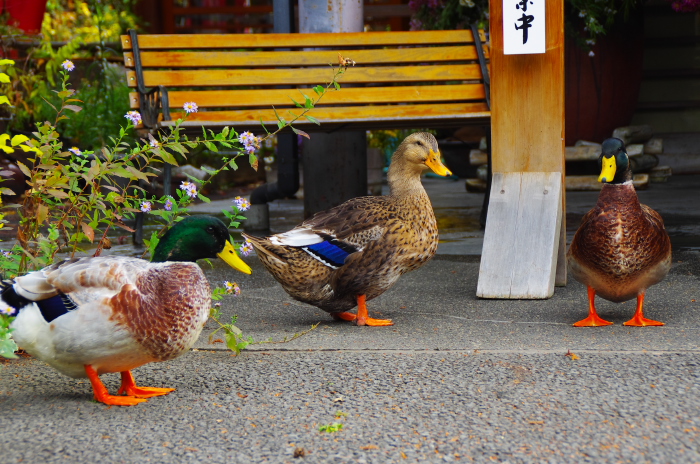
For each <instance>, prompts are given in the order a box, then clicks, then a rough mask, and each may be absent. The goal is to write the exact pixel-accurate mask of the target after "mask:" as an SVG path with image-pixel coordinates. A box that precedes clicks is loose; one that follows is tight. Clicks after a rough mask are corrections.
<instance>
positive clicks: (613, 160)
mask: <svg viewBox="0 0 700 464" xmlns="http://www.w3.org/2000/svg"><path fill="white" fill-rule="evenodd" d="M602 148H603V149H602V153H601V154H600V158H598V166H599V167H600V176H598V182H604V183H607V184H622V183H624V182H627V181H629V180H632V170H631V169H630V159H629V157H628V156H627V150H625V144H624V142H623V141H622V140H620V139H616V138H609V139H605V141H604V142H603V147H602Z"/></svg>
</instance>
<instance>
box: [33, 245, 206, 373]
mask: <svg viewBox="0 0 700 464" xmlns="http://www.w3.org/2000/svg"><path fill="white" fill-rule="evenodd" d="M47 271H49V272H47V274H46V276H47V279H46V280H47V282H48V283H49V284H50V285H52V286H53V287H54V288H56V290H58V291H59V292H61V293H65V294H68V295H70V296H71V297H72V298H73V299H74V300H75V301H76V303H78V304H85V303H88V302H89V299H92V300H95V299H102V303H103V305H104V306H105V307H108V308H109V311H110V312H111V315H110V317H109V319H110V320H111V321H113V322H114V323H116V324H118V325H120V326H123V327H125V328H126V329H127V331H128V332H129V333H130V334H131V336H132V337H133V339H134V340H135V341H136V342H137V343H138V344H140V345H141V346H142V348H143V350H144V352H145V353H147V354H148V355H149V356H150V357H152V358H153V360H157V361H165V360H168V359H172V358H175V357H177V356H179V355H180V354H182V353H183V352H184V351H186V350H188V349H189V348H190V347H191V346H192V344H194V342H195V340H196V338H197V336H198V335H199V333H200V332H201V330H202V328H203V327H204V323H205V322H206V320H207V318H208V315H209V309H210V307H211V291H210V288H209V283H208V281H207V279H206V278H205V276H204V273H203V272H202V270H201V269H200V268H199V266H198V265H197V264H195V263H182V262H174V263H170V262H168V263H149V262H147V261H144V260H140V259H134V258H126V257H108V258H86V259H82V260H78V261H76V262H72V263H67V264H61V263H59V264H58V265H56V266H53V267H52V268H49V269H47Z"/></svg>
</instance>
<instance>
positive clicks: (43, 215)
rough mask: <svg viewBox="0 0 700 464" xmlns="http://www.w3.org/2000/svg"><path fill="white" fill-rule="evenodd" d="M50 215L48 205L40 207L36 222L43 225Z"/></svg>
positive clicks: (37, 210)
mask: <svg viewBox="0 0 700 464" xmlns="http://www.w3.org/2000/svg"><path fill="white" fill-rule="evenodd" d="M48 215H49V207H48V206H46V205H43V204H42V205H39V206H38V207H37V209H36V220H37V222H38V223H39V224H43V223H44V221H45V220H46V217H47V216H48Z"/></svg>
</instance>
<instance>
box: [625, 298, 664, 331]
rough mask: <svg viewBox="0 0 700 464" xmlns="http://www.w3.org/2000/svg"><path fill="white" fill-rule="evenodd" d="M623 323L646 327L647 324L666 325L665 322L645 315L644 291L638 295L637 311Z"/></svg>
mask: <svg viewBox="0 0 700 464" xmlns="http://www.w3.org/2000/svg"><path fill="white" fill-rule="evenodd" d="M623 325H631V326H635V327H644V326H647V325H664V323H663V322H659V321H653V320H651V319H647V318H646V317H644V293H642V294H641V295H637V311H636V312H635V313H634V316H633V317H632V319H630V320H629V321H627V322H625V323H624V324H623Z"/></svg>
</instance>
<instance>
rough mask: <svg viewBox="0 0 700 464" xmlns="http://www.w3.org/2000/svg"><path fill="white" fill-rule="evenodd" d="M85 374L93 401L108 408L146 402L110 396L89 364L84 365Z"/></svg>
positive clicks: (127, 397) (138, 399)
mask: <svg viewBox="0 0 700 464" xmlns="http://www.w3.org/2000/svg"><path fill="white" fill-rule="evenodd" d="M85 373H86V374H87V377H88V379H90V383H91V384H92V390H93V392H94V395H95V399H96V400H97V401H99V402H100V403H104V404H108V405H110V406H134V405H136V404H139V403H143V402H144V401H147V400H145V399H142V398H134V397H132V396H115V395H110V394H109V391H107V387H105V385H104V384H103V383H102V381H101V380H100V376H99V375H97V371H96V370H95V368H94V367H92V366H91V365H89V364H85Z"/></svg>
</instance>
